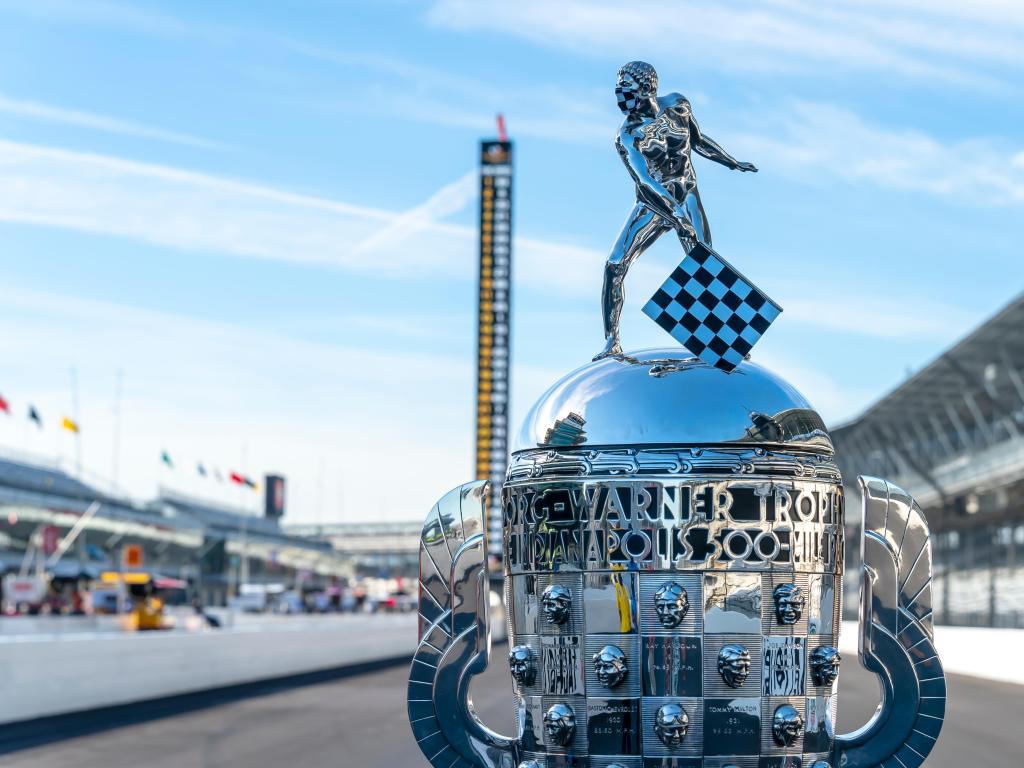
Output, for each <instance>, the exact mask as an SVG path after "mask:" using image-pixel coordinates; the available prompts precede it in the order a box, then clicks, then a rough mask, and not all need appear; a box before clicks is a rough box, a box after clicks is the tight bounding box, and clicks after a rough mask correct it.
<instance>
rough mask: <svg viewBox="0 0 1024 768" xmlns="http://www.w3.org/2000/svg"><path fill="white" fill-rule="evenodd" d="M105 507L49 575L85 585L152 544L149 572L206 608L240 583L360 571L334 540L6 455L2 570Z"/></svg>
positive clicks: (322, 581) (320, 581)
mask: <svg viewBox="0 0 1024 768" xmlns="http://www.w3.org/2000/svg"><path fill="white" fill-rule="evenodd" d="M93 502H99V506H98V508H97V509H96V511H95V515H94V516H93V517H92V518H91V519H90V520H89V521H88V524H87V525H86V526H85V528H84V530H83V531H82V533H81V534H80V535H79V536H78V537H77V538H76V539H75V541H74V544H73V546H72V547H71V548H70V550H69V551H68V552H67V553H66V554H64V556H63V557H61V558H60V559H59V561H57V562H56V563H47V566H46V570H47V572H48V573H49V574H50V576H51V577H52V578H53V580H54V582H58V583H59V582H67V583H75V582H78V581H90V580H94V579H96V578H98V577H99V574H100V573H101V572H102V571H109V570H114V571H116V570H118V569H119V568H120V555H121V552H122V548H123V547H124V546H125V545H127V544H137V545H140V546H141V547H142V555H143V556H142V561H143V565H142V570H145V571H147V572H149V573H152V574H158V575H160V576H166V577H172V578H176V579H181V580H183V581H185V582H187V583H188V584H189V587H190V591H191V592H192V593H193V596H195V597H198V598H199V599H200V600H201V601H202V602H203V603H204V604H206V605H224V604H225V603H226V601H227V598H228V596H229V595H230V594H231V593H233V592H234V591H235V588H236V587H237V585H238V584H240V583H271V582H273V583H278V584H285V585H287V586H289V587H296V586H305V587H311V588H312V587H323V586H326V585H327V584H328V583H330V582H332V581H336V580H338V579H343V578H345V577H347V576H349V575H351V573H352V565H351V560H350V559H348V558H346V557H345V556H344V555H342V554H340V553H337V552H335V551H334V550H333V549H332V548H331V545H330V544H329V543H328V542H326V541H317V540H313V539H309V538H303V537H301V536H296V535H293V534H290V533H287V532H286V531H285V530H283V529H282V528H281V526H280V525H279V523H278V521H277V519H276V517H259V516H257V515H254V514H251V513H247V512H242V511H240V510H237V509H233V508H230V507H224V506H218V505H216V504H211V503H209V502H206V501H203V500H200V499H195V498H190V497H187V496H184V495H182V494H179V493H175V492H174V491H170V490H164V489H162V490H161V492H160V494H159V496H158V497H157V498H156V499H155V500H153V501H151V502H148V503H138V502H135V501H132V500H129V499H128V498H126V497H118V496H113V495H111V494H108V493H104V492H102V491H100V490H98V489H96V488H94V487H93V486H91V485H89V484H87V483H85V482H83V481H81V480H78V479H76V478H73V477H71V476H70V475H68V474H67V473H65V472H63V471H62V470H61V469H60V468H59V467H58V466H56V465H53V466H49V465H46V464H45V463H42V462H38V461H35V462H29V461H26V460H13V459H9V458H0V574H3V573H16V572H18V571H19V570H21V569H22V567H23V565H24V564H25V563H26V552H27V551H28V550H30V548H31V547H30V542H31V541H32V540H33V539H38V538H39V536H38V532H39V531H40V530H41V529H42V527H51V526H52V527H54V528H56V529H57V531H58V532H59V534H60V536H64V535H65V534H66V533H67V532H68V531H70V530H71V528H72V527H74V525H75V524H76V523H77V522H79V521H80V520H81V519H82V516H83V515H84V514H85V513H86V511H87V509H88V508H89V507H90V505H91V504H92V503H93Z"/></svg>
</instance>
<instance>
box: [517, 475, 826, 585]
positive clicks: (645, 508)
mask: <svg viewBox="0 0 1024 768" xmlns="http://www.w3.org/2000/svg"><path fill="white" fill-rule="evenodd" d="M502 496H503V504H504V516H505V520H504V537H505V542H504V543H505V552H506V553H507V558H508V561H507V562H508V565H509V566H511V567H513V568H519V569H526V570H549V569H551V568H555V567H558V566H567V567H579V568H586V569H592V568H600V567H603V566H615V565H622V566H626V567H629V566H630V565H631V564H632V565H634V566H635V567H636V566H639V567H644V568H656V569H671V568H677V569H691V568H701V567H708V566H710V565H712V564H715V563H719V564H726V563H732V562H737V561H739V562H744V563H750V564H751V565H758V564H760V565H761V566H762V567H763V566H765V565H768V566H770V565H773V564H780V565H804V566H814V567H815V568H818V567H820V568H824V569H826V570H827V569H831V568H832V567H833V566H834V565H835V560H836V548H837V540H838V536H839V533H840V531H841V529H842V522H843V515H842V510H843V498H842V490H841V488H840V487H839V486H837V485H834V484H831V483H820V482H803V481H795V480H792V481H778V480H763V481H759V480H727V481H717V482H698V481H691V482H673V483H662V482H659V481H655V480H637V481H627V482H620V483H615V482H588V483H578V484H567V483H545V484H524V485H506V486H505V488H504V489H503V491H502Z"/></svg>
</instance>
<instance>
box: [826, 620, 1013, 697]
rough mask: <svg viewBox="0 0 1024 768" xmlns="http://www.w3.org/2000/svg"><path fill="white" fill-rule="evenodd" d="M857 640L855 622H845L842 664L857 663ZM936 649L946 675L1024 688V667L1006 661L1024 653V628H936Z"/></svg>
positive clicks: (840, 637) (841, 643)
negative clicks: (848, 661)
mask: <svg viewBox="0 0 1024 768" xmlns="http://www.w3.org/2000/svg"><path fill="white" fill-rule="evenodd" d="M857 639H858V629H857V623H856V622H854V621H844V622H843V624H842V626H841V627H840V630H839V650H840V651H841V652H842V653H843V654H844V663H846V662H845V659H849V660H850V662H852V663H856V655H857ZM935 650H936V651H937V652H938V654H939V658H940V659H941V660H942V667H943V669H945V670H946V672H951V673H953V674H958V675H970V676H972V677H982V678H985V679H987V680H998V681H999V682H1002V683H1016V684H1018V685H1024V666H1022V665H1021V664H1016V663H1013V662H1012V661H1008V660H1013V659H1018V658H1020V655H1021V653H1024V629H992V628H989V627H947V626H938V627H935Z"/></svg>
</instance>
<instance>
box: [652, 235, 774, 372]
mask: <svg viewBox="0 0 1024 768" xmlns="http://www.w3.org/2000/svg"><path fill="white" fill-rule="evenodd" d="M780 312H782V308H781V307H780V306H779V305H778V304H776V303H775V302H774V301H772V300H771V299H769V298H768V297H767V296H765V295H764V294H763V293H762V292H761V291H760V290H758V288H757V287H756V286H754V284H753V283H751V282H750V281H749V280H747V279H746V278H745V277H743V275H741V274H740V273H739V272H737V271H736V270H735V269H734V268H733V267H732V266H731V265H730V264H729V263H728V262H727V261H726V260H725V259H723V258H722V257H721V256H719V255H718V254H717V253H715V252H714V251H712V250H711V249H710V248H706V247H705V246H703V245H700V244H699V243H698V244H697V245H696V246H695V247H694V248H693V249H692V250H691V251H690V253H688V254H687V256H686V258H685V259H683V261H682V262H681V263H680V264H679V266H678V267H676V268H675V270H674V271H673V272H672V274H671V275H669V277H668V279H667V280H665V282H664V283H663V284H662V286H661V288H659V289H658V290H657V291H656V292H655V294H654V296H652V297H651V300H650V301H648V302H647V304H646V306H644V314H645V315H647V316H648V317H649V318H651V319H652V320H653V321H654V322H656V323H657V324H658V325H660V326H661V327H662V328H664V329H665V330H666V331H668V333H669V334H670V335H671V336H672V337H673V338H674V339H675V340H676V341H678V342H679V343H680V344H682V345H683V346H684V347H686V348H687V349H688V350H689V351H690V352H692V353H693V354H694V355H696V356H697V357H699V358H700V359H701V360H703V361H704V362H706V363H707V364H708V365H713V366H714V367H715V368H721V369H722V370H724V371H731V370H732V369H733V368H735V367H736V366H737V365H739V364H740V361H741V360H743V358H744V357H745V356H746V355H747V353H748V352H750V350H751V349H752V348H753V346H754V344H756V343H757V341H758V339H760V338H761V336H762V335H763V334H764V332H765V331H766V330H768V326H769V325H771V324H772V322H773V321H774V320H775V318H776V317H778V316H779V313H780Z"/></svg>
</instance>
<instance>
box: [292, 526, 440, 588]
mask: <svg viewBox="0 0 1024 768" xmlns="http://www.w3.org/2000/svg"><path fill="white" fill-rule="evenodd" d="M422 529H423V524H422V523H416V522H398V523H384V522H381V523H333V524H329V525H288V526H285V530H287V531H288V532H289V533H292V534H294V535H297V536H302V537H305V538H312V539H317V540H320V541H326V542H329V543H330V545H331V547H332V548H333V549H334V551H335V552H337V553H338V554H339V555H342V556H344V557H345V558H346V559H347V560H349V561H351V563H352V565H353V567H354V568H355V572H356V575H359V576H379V575H382V574H387V575H388V576H392V577H418V576H419V546H420V533H421V532H422Z"/></svg>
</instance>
